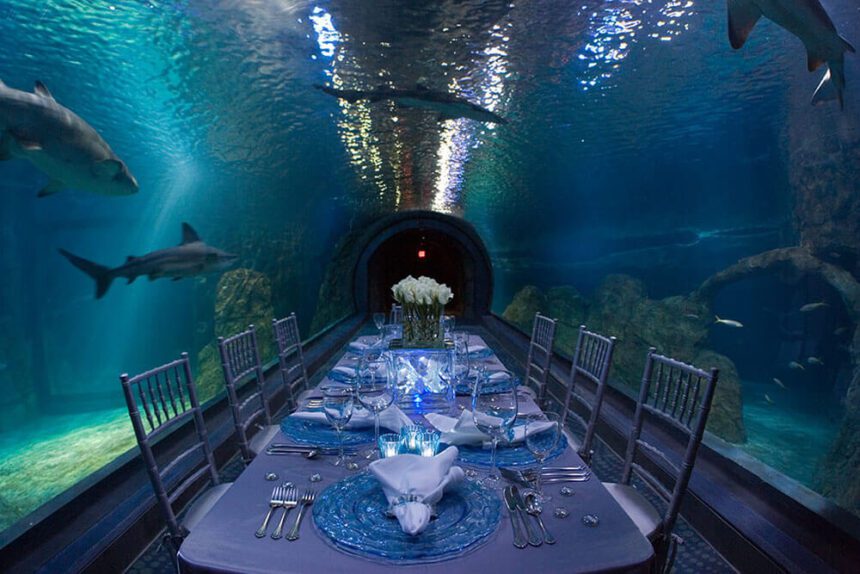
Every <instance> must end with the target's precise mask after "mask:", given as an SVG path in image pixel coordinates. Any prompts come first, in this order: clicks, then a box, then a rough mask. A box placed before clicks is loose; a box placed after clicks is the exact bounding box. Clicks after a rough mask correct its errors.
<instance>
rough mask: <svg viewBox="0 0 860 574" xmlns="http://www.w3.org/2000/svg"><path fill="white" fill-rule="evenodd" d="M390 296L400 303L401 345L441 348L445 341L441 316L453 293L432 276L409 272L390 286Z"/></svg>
mask: <svg viewBox="0 0 860 574" xmlns="http://www.w3.org/2000/svg"><path fill="white" fill-rule="evenodd" d="M391 292H392V294H393V295H394V300H395V301H397V302H398V303H399V304H400V305H402V306H403V347H404V348H412V349H417V348H425V349H426V348H430V349H433V348H436V349H438V348H442V347H444V345H445V340H444V331H443V329H442V324H441V321H440V319H441V317H442V315H443V314H444V311H445V305H447V304H448V303H449V302H450V301H451V299H453V298H454V293H452V292H451V288H450V287H448V286H447V285H445V284H444V283H441V284H440V283H438V282H437V281H436V280H435V279H432V278H430V277H424V276H421V277H419V278H417V279H416V278H414V277H412V276H411V275H409V276H407V277H406V278H404V279H401V280H400V281H399V282H397V283H396V284H395V285H393V286H392V287H391Z"/></svg>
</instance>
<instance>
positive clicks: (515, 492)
mask: <svg viewBox="0 0 860 574" xmlns="http://www.w3.org/2000/svg"><path fill="white" fill-rule="evenodd" d="M511 496H512V497H513V499H514V503H515V504H516V506H517V510H518V511H519V513H520V518H521V519H522V521H523V524H525V526H526V534H527V536H528V541H529V544H531V545H532V546H540V545H541V544H543V538H541V536H540V535H539V534H538V533H537V532H536V531H535V529H534V527H533V525H532V521H531V520H529V519H530V518H531V517H530V516H529V515H527V514H526V502H525V501H524V500H523V497H522V495H521V494H520V489H519V488H517V487H516V485H514V486H511Z"/></svg>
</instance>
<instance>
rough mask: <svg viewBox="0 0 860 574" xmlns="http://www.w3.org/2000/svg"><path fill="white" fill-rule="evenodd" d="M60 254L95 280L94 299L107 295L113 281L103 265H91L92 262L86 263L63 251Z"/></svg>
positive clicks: (84, 260) (107, 269) (82, 259)
mask: <svg viewBox="0 0 860 574" xmlns="http://www.w3.org/2000/svg"><path fill="white" fill-rule="evenodd" d="M60 254H61V255H62V256H63V257H65V258H66V259H68V260H69V263H71V264H72V265H74V266H75V267H77V268H78V269H80V270H81V271H83V272H84V273H86V274H87V275H89V276H90V277H92V278H93V279H94V280H95V282H96V299H101V298H102V297H104V294H105V293H107V290H108V288H109V287H110V284H111V281H113V275H111V272H110V271H111V270H110V269H109V268H107V267H105V266H104V265H99V264H98V263H93V262H92V261H87V260H86V259H84V258H83V257H78V256H77V255H75V254H73V253H69V252H68V251H66V250H65V249H60Z"/></svg>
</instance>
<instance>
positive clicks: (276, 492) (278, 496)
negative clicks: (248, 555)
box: [254, 486, 286, 538]
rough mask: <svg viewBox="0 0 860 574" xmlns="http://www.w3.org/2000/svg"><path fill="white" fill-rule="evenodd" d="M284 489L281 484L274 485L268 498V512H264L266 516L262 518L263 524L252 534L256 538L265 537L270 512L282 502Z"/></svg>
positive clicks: (270, 515) (270, 516)
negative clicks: (270, 496)
mask: <svg viewBox="0 0 860 574" xmlns="http://www.w3.org/2000/svg"><path fill="white" fill-rule="evenodd" d="M285 490H286V489H285V488H284V487H283V486H276V487H275V488H274V489H272V498H270V499H269V512H267V513H266V518H265V519H264V520H263V524H262V525H261V526H260V528H258V529H257V532H255V533H254V536H256V537H257V538H265V536H266V528H268V527H269V520H271V518H272V513H273V512H274V511H275V509H276V508H278V507H279V506H282V505H283V504H284V494H285Z"/></svg>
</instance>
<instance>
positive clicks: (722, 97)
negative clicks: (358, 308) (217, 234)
mask: <svg viewBox="0 0 860 574" xmlns="http://www.w3.org/2000/svg"><path fill="white" fill-rule="evenodd" d="M830 4H833V6H832V12H833V14H832V15H833V16H834V20H835V21H836V22H837V24H838V25H840V24H841V23H842V22H844V21H845V20H846V18H847V17H848V11H849V10H850V6H849V3H848V2H845V1H841V2H832V3H830ZM0 15H2V16H3V18H2V23H0V30H5V31H9V32H10V33H11V31H12V30H14V31H15V35H16V37H19V38H21V41H20V42H19V43H18V44H17V49H16V51H13V53H10V51H4V53H3V54H0V74H2V78H3V79H4V80H5V81H6V82H7V83H9V84H11V85H14V86H15V87H17V88H20V89H29V88H30V85H31V84H32V82H33V81H34V80H36V79H41V80H43V81H44V82H45V83H46V84H48V85H49V86H51V87H52V91H53V92H54V94H55V95H56V96H57V97H58V98H59V99H60V100H61V101H62V102H63V103H64V104H65V105H67V106H69V107H70V108H72V109H74V110H76V111H77V112H78V113H79V114H80V115H82V116H83V117H85V118H87V119H88V120H89V121H90V122H91V123H92V124H93V125H94V126H95V127H96V128H97V129H100V130H102V131H104V132H106V133H107V134H108V135H109V136H110V142H111V144H112V146H113V147H114V149H116V150H117V151H118V153H119V154H120V155H121V156H123V157H126V158H128V163H129V165H130V166H131V167H132V168H133V170H135V171H136V172H137V173H139V174H140V176H139V178H138V179H140V180H141V189H142V195H144V196H145V197H149V198H153V197H157V198H158V201H159V202H161V201H163V200H164V199H165V197H166V196H167V197H168V200H169V202H170V203H171V204H173V203H176V202H186V203H187V202H192V203H193V204H195V205H196V204H203V205H202V206H201V207H200V209H201V210H204V211H205V210H207V209H209V210H210V211H211V206H206V202H207V191H206V190H207V187H211V186H212V185H213V183H214V182H217V184H222V185H223V184H225V182H229V183H230V186H231V189H232V190H233V191H230V192H228V193H227V197H225V198H223V200H222V201H224V202H226V203H228V204H230V203H231V202H232V203H233V204H235V205H236V206H237V209H241V210H248V211H250V212H252V213H253V210H254V209H260V208H261V206H274V207H271V209H274V210H281V211H282V212H284V213H289V214H294V213H300V214H301V216H300V217H301V218H304V219H305V220H308V218H311V219H313V218H316V219H318V220H321V221H322V220H324V219H325V218H326V217H328V218H331V217H335V218H337V217H340V218H341V219H346V220H354V218H355V217H356V216H357V215H358V216H361V215H362V214H368V213H371V214H377V213H389V212H394V211H399V210H404V209H416V208H421V209H431V210H436V211H440V212H446V213H452V214H455V215H461V216H465V217H467V218H468V219H470V220H472V221H473V222H474V223H475V224H476V226H477V227H478V229H479V230H480V231H481V232H482V234H484V235H486V236H487V239H488V241H489V243H490V246H491V250H493V251H494V252H495V253H496V254H497V255H501V254H507V256H509V257H511V258H515V257H517V256H523V255H524V254H526V253H528V254H530V255H531V256H537V257H541V256H545V257H551V256H552V255H553V253H552V251H553V249H554V248H553V243H554V242H555V240H558V241H570V240H575V241H576V240H581V239H582V238H583V237H584V236H587V237H589V238H590V240H591V241H603V240H611V239H612V237H613V236H615V235H618V234H619V233H621V234H622V235H623V234H633V235H636V234H641V233H652V232H655V231H656V232H660V231H662V230H665V229H671V228H673V227H677V226H678V225H682V224H683V225H684V226H687V227H692V228H694V229H696V230H699V231H702V230H704V231H710V230H712V229H713V228H715V227H716V228H725V227H736V226H739V225H744V224H748V223H749V222H750V221H756V222H759V223H760V222H761V221H762V220H767V221H768V222H770V223H772V224H774V225H782V224H784V222H785V221H786V220H787V219H788V212H787V210H788V208H789V207H788V202H787V200H786V198H785V193H784V187H785V184H786V175H785V174H786V163H787V162H788V161H790V157H791V153H792V150H791V149H786V145H785V144H783V143H781V142H782V141H783V139H784V138H785V135H786V134H785V129H786V128H785V124H786V122H787V118H788V117H789V116H790V115H791V114H792V113H793V110H795V109H802V113H803V114H804V118H803V121H813V122H816V121H832V115H833V113H834V112H833V110H832V109H821V108H815V109H816V114H817V115H813V114H812V112H811V111H810V110H812V108H809V109H807V107H806V106H805V101H806V100H808V96H809V94H810V93H811V90H812V89H814V84H815V83H816V82H817V80H818V78H817V75H815V76H813V75H809V74H807V73H806V72H805V70H804V66H803V65H802V64H803V62H804V61H805V54H804V52H803V48H802V46H801V44H800V42H799V41H798V40H797V39H796V38H795V37H793V36H791V35H790V34H789V33H787V32H786V31H785V30H783V29H781V28H778V27H776V26H775V25H773V24H772V23H770V22H768V21H762V22H761V23H760V24H759V27H760V29H757V33H756V34H754V35H753V36H752V38H751V39H750V41H749V43H748V44H747V46H745V47H744V50H743V51H741V52H735V51H733V50H732V49H731V48H730V46H729V42H728V39H727V33H726V24H725V20H726V14H725V6H724V3H720V2H716V3H715V2H699V1H693V0H690V1H676V0H655V1H645V0H643V1H641V2H640V1H609V0H601V1H595V0H585V1H583V2H579V3H576V4H575V5H572V4H571V3H570V2H566V1H561V0H542V1H541V0H538V1H532V2H510V1H509V2H498V1H490V2H477V1H473V2H454V1H447V2H438V3H414V2H384V1H383V2H352V1H336V2H304V1H296V2H292V1H285V0H279V1H260V0H255V1H240V0H220V1H215V2H212V1H205V2H204V1H188V2H145V1H142V2H128V3H117V4H116V5H114V4H111V3H108V2H93V3H89V2H87V3H81V2H59V1H54V2H45V3H33V2H25V1H22V0H15V1H12V2H4V3H3V6H2V7H0ZM840 16H841V17H840ZM58 37H77V38H80V39H81V41H80V42H78V43H75V44H71V45H67V44H65V43H59V42H57V41H56V38H58ZM849 64H850V65H849V74H850V72H851V71H852V70H853V69H854V65H853V63H851V62H849ZM419 82H420V83H422V84H424V85H426V86H428V87H430V88H433V89H436V90H441V91H450V92H452V93H457V94H460V95H463V96H465V97H466V98H468V99H469V100H470V101H472V102H474V103H478V104H480V105H482V106H484V107H486V108H488V109H490V110H492V111H494V112H496V113H498V114H499V115H501V116H503V117H504V118H506V119H507V120H509V122H508V123H507V124H505V125H493V124H488V123H480V122H476V121H472V120H469V119H458V120H445V121H440V120H439V118H438V116H437V114H435V113H433V112H428V111H424V110H415V109H405V108H402V107H398V106H396V105H394V104H392V103H391V102H390V101H381V102H376V103H368V102H366V101H363V102H356V103H352V104H351V103H347V102H345V101H344V100H338V99H336V98H334V97H331V96H329V95H326V94H324V93H323V92H321V91H318V90H316V89H314V87H313V86H314V85H315V84H322V85H326V86H332V87H336V88H346V89H367V88H373V87H375V86H378V85H380V84H385V85H389V86H395V87H402V88H411V87H414V86H415V85H416V84H417V83H419ZM857 93H858V91H857V90H853V91H851V90H849V92H848V94H847V96H848V98H849V102H848V103H849V106H851V105H856V103H857V102H858V101H860V100H858V97H857ZM801 102H802V103H804V106H803V107H802V108H800V107H799V103H801ZM739 116H742V117H743V118H744V120H743V121H740V120H739ZM806 116H808V117H806ZM749 118H753V119H754V123H753V124H751V123H750V121H749ZM727 142H731V145H730V146H727V145H726V143H727ZM804 145H813V146H814V145H815V144H814V142H805V143H804ZM680 158H683V162H681V161H679V159H680ZM215 174H217V175H215ZM774 183H776V184H774ZM251 190H253V193H251ZM92 201H93V200H92V199H91V198H88V197H85V198H83V199H82V200H81V202H84V203H90V202H92ZM139 201H141V202H142V201H144V200H139ZM123 207H125V206H123ZM524 208H528V209H529V210H530V212H531V217H530V218H529V221H527V222H525V221H522V220H521V218H520V217H518V215H517V214H518V213H519V212H520V211H519V210H521V209H524ZM120 211H123V210H120ZM631 212H635V213H637V214H638V215H639V216H640V218H639V220H638V221H637V222H632V221H630V220H629V217H627V214H629V213H631ZM332 213H334V215H332ZM649 218H650V220H649ZM584 222H587V223H588V225H587V231H580V233H581V234H585V235H577V233H576V232H572V231H571V229H575V228H576V227H577V224H582V223H584ZM537 230H539V231H540V238H539V239H536V237H535V234H534V232H535V231H537ZM619 230H621V231H619ZM536 241H538V243H536Z"/></svg>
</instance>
